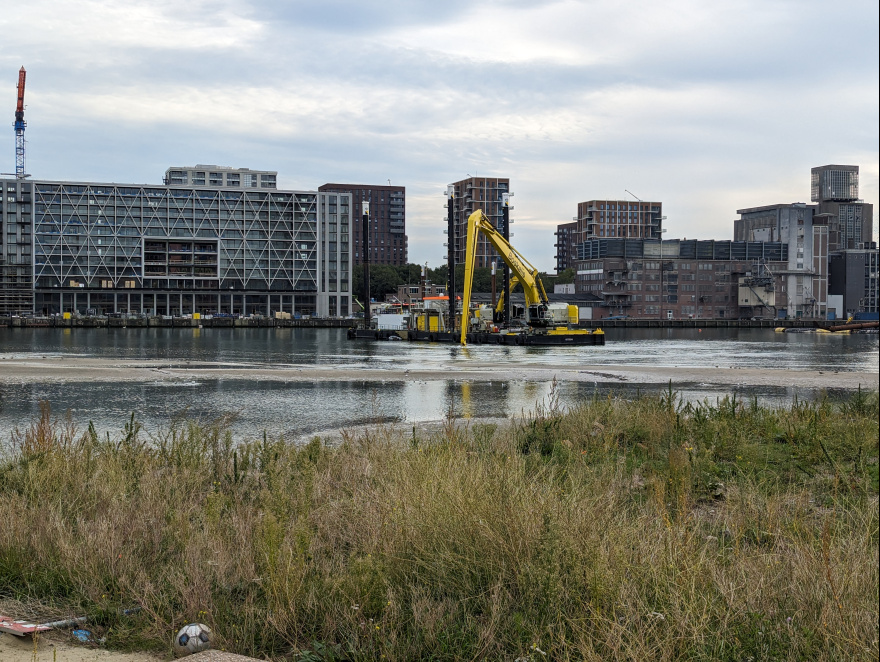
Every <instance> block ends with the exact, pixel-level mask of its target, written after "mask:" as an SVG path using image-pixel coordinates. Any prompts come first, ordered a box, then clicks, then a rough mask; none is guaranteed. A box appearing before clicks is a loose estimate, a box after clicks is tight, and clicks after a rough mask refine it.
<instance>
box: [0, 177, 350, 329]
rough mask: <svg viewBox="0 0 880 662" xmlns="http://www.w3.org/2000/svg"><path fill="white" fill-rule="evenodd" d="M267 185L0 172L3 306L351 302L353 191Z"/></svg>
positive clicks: (173, 307)
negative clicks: (0, 176) (129, 181)
mask: <svg viewBox="0 0 880 662" xmlns="http://www.w3.org/2000/svg"><path fill="white" fill-rule="evenodd" d="M171 170H174V169H170V170H169V172H170V171H171ZM267 188H268V190H265V189H263V188H262V187H260V188H257V189H256V190H254V189H253V188H251V187H248V188H245V187H229V186H223V187H218V186H210V185H205V186H182V185H180V186H178V185H170V184H169V185H164V186H143V185H125V184H112V183H96V182H60V181H33V180H26V179H5V180H0V230H2V232H0V240H2V244H0V290H2V299H0V314H11V313H20V312H35V313H38V314H53V313H62V312H79V313H94V314H107V313H144V314H151V315H186V314H191V313H195V312H198V313H203V314H241V315H250V314H262V315H271V314H272V313H274V312H278V311H281V312H289V313H292V314H301V315H318V316H336V315H347V314H349V313H350V312H351V285H350V283H351V242H350V230H351V223H352V214H351V209H352V205H351V196H350V195H348V194H337V193H320V192H316V191H282V190H277V189H274V188H269V187H267Z"/></svg>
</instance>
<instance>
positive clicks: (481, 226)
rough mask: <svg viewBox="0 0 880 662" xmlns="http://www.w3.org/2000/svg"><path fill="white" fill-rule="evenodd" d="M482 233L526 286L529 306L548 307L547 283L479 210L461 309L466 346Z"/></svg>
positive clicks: (471, 224) (471, 226)
mask: <svg viewBox="0 0 880 662" xmlns="http://www.w3.org/2000/svg"><path fill="white" fill-rule="evenodd" d="M480 233H483V235H484V236H485V237H486V239H487V240H488V241H489V243H490V244H492V247H493V248H494V249H495V251H496V252H497V253H498V255H500V256H501V259H502V260H504V263H505V264H506V265H507V266H508V267H509V268H510V270H511V271H512V272H513V276H514V277H515V278H516V279H517V280H518V281H519V283H520V284H521V285H522V288H523V292H524V293H525V297H526V307H529V306H533V305H537V304H546V303H547V302H548V298H547V292H546V291H544V284H543V283H542V282H541V279H540V278H539V277H538V270H537V269H535V267H533V266H532V264H531V263H530V262H529V261H528V260H527V259H526V258H525V257H524V256H523V255H522V253H520V252H519V251H518V250H516V249H515V248H514V247H513V246H511V245H510V242H508V241H507V240H506V239H505V238H504V236H503V235H502V234H501V233H500V232H498V230H497V229H495V226H494V225H492V222H491V221H490V220H489V219H488V217H487V216H486V215H485V214H484V213H483V210H482V209H478V210H476V211H475V212H474V213H473V214H471V215H470V216H469V217H468V231H467V246H466V250H465V263H464V298H463V300H462V308H461V344H462V345H466V344H467V328H468V321H467V320H468V315H469V310H470V305H471V288H472V286H473V283H474V262H475V260H476V254H477V239H478V238H479V235H480ZM511 280H513V279H511ZM511 289H512V285H511ZM508 296H509V294H508Z"/></svg>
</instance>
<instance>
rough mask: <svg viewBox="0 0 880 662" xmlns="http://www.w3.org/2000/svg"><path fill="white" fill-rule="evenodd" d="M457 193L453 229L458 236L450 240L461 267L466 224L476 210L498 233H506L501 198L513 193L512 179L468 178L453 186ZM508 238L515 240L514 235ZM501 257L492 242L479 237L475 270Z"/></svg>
mask: <svg viewBox="0 0 880 662" xmlns="http://www.w3.org/2000/svg"><path fill="white" fill-rule="evenodd" d="M451 186H452V187H453V192H454V195H455V197H454V201H453V228H454V231H455V236H453V237H449V241H450V242H452V245H453V249H454V255H455V263H456V264H462V263H463V262H464V260H465V252H466V239H467V221H468V217H469V216H470V215H471V214H472V213H473V212H474V211H476V210H477V209H482V210H483V213H484V214H486V216H487V217H488V218H489V221H490V222H491V223H492V225H493V226H495V227H496V228H497V229H498V230H499V232H503V231H504V228H503V225H504V223H503V218H504V214H503V211H502V196H503V195H504V194H505V193H509V192H510V179H508V178H506V177H468V178H467V179H463V180H461V181H458V182H455V183H453V184H451ZM509 236H513V234H512V233H511V234H510V235H509ZM497 259H498V254H497V253H496V252H495V249H493V248H492V246H491V244H490V243H489V241H488V240H487V239H486V238H485V237H483V236H482V235H480V238H479V239H478V241H477V253H476V260H475V266H477V267H488V266H490V265H491V264H492V262H495V261H497Z"/></svg>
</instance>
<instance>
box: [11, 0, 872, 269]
mask: <svg viewBox="0 0 880 662" xmlns="http://www.w3.org/2000/svg"><path fill="white" fill-rule="evenodd" d="M878 30H880V28H878V4H877V2H876V1H874V2H871V1H862V0H838V1H837V2H834V3H830V2H827V0H760V1H752V0H737V1H735V2H734V1H732V0H713V2H706V1H705V0H671V1H668V2H656V1H639V0H636V1H631V2H620V1H619V0H618V1H613V0H561V1H555V0H547V1H543V0H530V1H526V0H470V1H468V2H463V1H462V0H447V1H446V2H444V3H438V2H428V1H420V0H411V1H405V0H384V1H383V2H373V1H371V0H320V1H313V2H300V1H292V2H284V1H282V0H274V1H269V0H211V1H210V2H206V1H203V0H187V1H181V0H176V1H174V2H171V1H168V0H152V1H150V2H146V1H141V2H135V1H131V0H76V1H72V0H51V1H50V0H30V1H29V2H17V3H11V2H7V3H4V5H3V9H2V11H0V117H2V116H3V113H8V114H7V119H8V125H7V129H6V130H5V131H0V171H3V172H12V171H14V167H15V158H14V155H15V151H14V134H13V130H12V122H13V121H14V111H15V100H16V83H17V79H18V70H19V68H20V67H21V66H24V67H25V68H26V69H27V90H26V98H25V101H26V113H25V119H26V120H27V122H28V128H27V131H26V139H27V171H28V172H29V173H30V174H31V176H32V177H34V178H37V179H50V180H73V181H99V182H119V183H135V184H157V183H161V181H162V177H163V175H164V172H165V170H166V168H168V167H171V166H192V165H195V164H197V163H205V164H218V165H227V166H233V167H246V168H254V169H261V170H277V171H278V185H279V188H285V189H293V190H315V189H317V187H318V186H320V185H321V184H324V183H326V182H342V183H358V184H385V183H387V182H388V181H389V180H390V181H391V183H392V184H399V185H403V186H405V187H406V205H407V219H406V222H407V235H408V237H409V258H410V261H411V262H417V263H422V264H424V263H425V262H427V263H428V264H429V265H430V266H431V267H436V266H439V265H440V264H441V263H442V262H443V261H444V260H445V249H444V248H443V242H444V241H445V235H443V229H444V228H445V227H446V221H445V219H446V213H445V210H444V205H445V189H446V185H447V184H449V183H451V182H454V181H458V180H460V179H464V178H465V177H467V176H468V175H487V176H497V177H509V178H510V184H511V190H512V191H513V193H514V197H513V200H512V204H513V211H512V213H511V217H512V218H513V219H514V226H513V232H514V237H513V240H512V243H513V244H514V246H516V247H517V248H518V249H519V250H520V251H521V252H522V253H523V254H525V255H526V257H528V258H529V259H530V260H531V261H532V263H533V264H534V265H535V266H536V267H538V268H539V269H541V270H546V271H552V270H553V269H554V268H555V259H554V255H555V249H554V247H553V243H554V239H555V238H554V236H553V232H554V230H555V229H556V226H557V225H558V224H559V223H565V222H568V221H570V220H571V219H572V217H574V216H575V215H576V213H577V203H578V202H581V201H585V200H592V199H631V198H630V196H629V194H628V193H626V191H627V190H628V191H631V192H632V193H633V194H634V195H635V196H638V198H640V199H642V200H651V201H661V202H662V203H663V213H664V215H666V216H667V220H666V221H665V227H666V228H667V230H668V231H667V234H666V235H665V236H666V238H670V239H671V238H684V237H686V238H690V239H731V238H732V236H733V219H735V218H737V214H736V210H737V209H741V208H745V207H756V206H760V205H766V204H777V203H789V202H809V197H810V168H811V167H814V166H818V165H825V164H828V163H837V164H854V165H858V166H860V168H861V190H860V195H861V197H862V198H863V199H865V201H866V202H870V203H873V204H874V206H875V219H876V217H877V209H876V208H877V202H878V177H880V165H878V124H880V122H878V119H880V118H878V97H880V93H878V92H880V91H878ZM4 81H5V82H4ZM4 108H5V109H6V110H3V109H4ZM874 228H875V229H874V233H875V239H876V236H877V223H876V220H875V226H874Z"/></svg>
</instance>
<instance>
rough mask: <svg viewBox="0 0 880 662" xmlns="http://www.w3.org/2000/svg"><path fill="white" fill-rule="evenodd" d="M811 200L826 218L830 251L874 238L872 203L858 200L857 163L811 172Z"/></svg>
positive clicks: (817, 168)
mask: <svg viewBox="0 0 880 662" xmlns="http://www.w3.org/2000/svg"><path fill="white" fill-rule="evenodd" d="M810 199H811V200H812V201H813V202H816V203H818V206H817V209H818V211H817V215H819V216H822V217H824V218H825V219H826V221H825V222H826V224H827V225H828V241H829V246H830V250H831V252H835V251H839V250H851V249H858V248H861V247H862V246H863V245H864V244H865V243H870V242H871V241H873V236H872V235H873V224H874V206H873V205H871V204H866V203H865V202H864V201H863V200H860V199H859V166H853V165H824V166H818V167H816V168H813V169H812V170H811V171H810Z"/></svg>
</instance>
